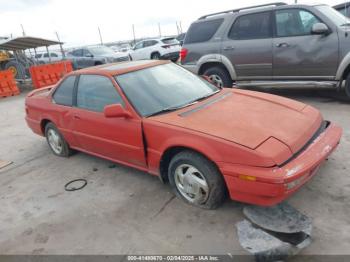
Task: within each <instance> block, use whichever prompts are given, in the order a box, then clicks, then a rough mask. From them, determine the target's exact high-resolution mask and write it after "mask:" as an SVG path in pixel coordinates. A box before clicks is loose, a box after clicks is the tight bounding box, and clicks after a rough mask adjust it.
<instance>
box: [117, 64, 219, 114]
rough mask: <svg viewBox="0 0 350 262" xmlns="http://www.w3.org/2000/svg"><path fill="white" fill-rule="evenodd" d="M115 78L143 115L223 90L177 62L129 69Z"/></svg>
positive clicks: (191, 101) (172, 107)
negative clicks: (136, 69)
mask: <svg viewBox="0 0 350 262" xmlns="http://www.w3.org/2000/svg"><path fill="white" fill-rule="evenodd" d="M115 78H116V81H117V82H118V84H119V86H120V87H121V88H122V90H123V92H124V93H125V95H126V96H127V98H128V99H129V101H130V102H131V103H132V104H133V106H134V107H135V109H136V110H137V111H138V112H139V114H140V115H142V116H151V115H155V114H159V113H162V112H166V111H171V110H176V109H178V108H181V107H185V106H187V105H190V104H193V103H195V102H196V101H198V100H200V99H204V98H206V97H209V96H211V95H213V94H215V93H217V92H219V91H220V89H218V88H217V87H216V86H214V85H212V84H210V83H209V82H208V81H206V80H204V79H202V78H200V77H198V76H196V75H194V74H192V73H190V72H189V71H187V70H186V69H183V68H182V67H180V66H178V65H175V64H173V63H169V64H163V65H158V66H154V67H150V68H146V69H142V70H138V71H134V72H130V73H126V74H123V75H119V76H116V77H115Z"/></svg>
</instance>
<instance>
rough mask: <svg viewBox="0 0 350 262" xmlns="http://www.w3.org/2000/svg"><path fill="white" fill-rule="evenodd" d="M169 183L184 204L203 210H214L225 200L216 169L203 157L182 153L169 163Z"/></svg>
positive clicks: (194, 153)
mask: <svg viewBox="0 0 350 262" xmlns="http://www.w3.org/2000/svg"><path fill="white" fill-rule="evenodd" d="M168 175H169V182H170V185H171V187H172V189H173V191H174V192H175V194H176V195H177V196H178V197H180V198H182V199H183V200H184V201H185V202H187V203H189V204H191V205H194V206H197V207H200V208H204V209H215V208H217V207H218V206H219V205H220V204H222V202H223V201H224V199H225V196H226V186H225V182H224V179H223V177H222V175H221V173H220V172H219V170H218V169H217V167H216V166H215V165H214V164H213V163H212V162H211V161H209V160H208V159H206V158H205V157H204V156H202V155H200V154H198V153H196V152H192V151H182V152H180V153H178V154H177V155H175V156H174V158H173V159H172V160H171V161H170V165H169V170H168Z"/></svg>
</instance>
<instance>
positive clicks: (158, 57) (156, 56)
mask: <svg viewBox="0 0 350 262" xmlns="http://www.w3.org/2000/svg"><path fill="white" fill-rule="evenodd" d="M151 59H152V60H159V59H160V54H159V53H158V52H156V53H153V54H152V55H151Z"/></svg>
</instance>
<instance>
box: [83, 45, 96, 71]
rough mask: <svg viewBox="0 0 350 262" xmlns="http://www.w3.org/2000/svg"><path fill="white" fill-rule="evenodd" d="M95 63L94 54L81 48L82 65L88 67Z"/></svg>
mask: <svg viewBox="0 0 350 262" xmlns="http://www.w3.org/2000/svg"><path fill="white" fill-rule="evenodd" d="M94 65H95V60H94V55H93V54H92V53H91V52H90V51H89V50H88V49H86V48H84V49H83V66H84V68H85V67H90V66H94Z"/></svg>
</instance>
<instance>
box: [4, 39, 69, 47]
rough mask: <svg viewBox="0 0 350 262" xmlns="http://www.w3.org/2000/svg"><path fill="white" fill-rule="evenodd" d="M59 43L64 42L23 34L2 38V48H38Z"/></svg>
mask: <svg viewBox="0 0 350 262" xmlns="http://www.w3.org/2000/svg"><path fill="white" fill-rule="evenodd" d="M59 44H63V43H62V42H58V41H53V40H48V39H43V38H37V37H30V36H23V37H16V38H11V39H6V40H2V41H1V40H0V50H25V49H29V48H37V47H42V46H50V45H59Z"/></svg>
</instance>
